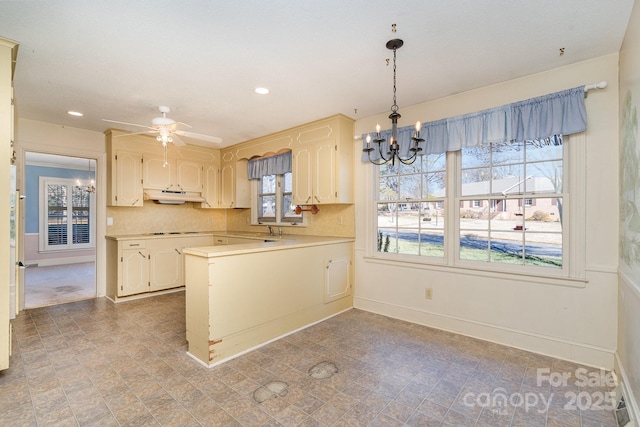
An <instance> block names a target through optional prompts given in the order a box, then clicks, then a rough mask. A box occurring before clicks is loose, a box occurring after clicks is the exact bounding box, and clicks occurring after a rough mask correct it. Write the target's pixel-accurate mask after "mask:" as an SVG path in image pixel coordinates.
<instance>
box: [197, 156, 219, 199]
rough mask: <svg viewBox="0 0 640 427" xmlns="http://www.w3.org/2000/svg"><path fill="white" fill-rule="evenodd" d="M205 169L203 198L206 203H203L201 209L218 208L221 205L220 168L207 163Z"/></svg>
mask: <svg viewBox="0 0 640 427" xmlns="http://www.w3.org/2000/svg"><path fill="white" fill-rule="evenodd" d="M203 169H204V170H203V174H202V175H203V187H202V197H204V200H205V201H204V202H203V203H201V205H200V207H202V208H217V207H219V205H220V179H219V177H218V174H219V173H220V171H219V167H218V165H217V164H210V163H207V164H205V165H204V168H203Z"/></svg>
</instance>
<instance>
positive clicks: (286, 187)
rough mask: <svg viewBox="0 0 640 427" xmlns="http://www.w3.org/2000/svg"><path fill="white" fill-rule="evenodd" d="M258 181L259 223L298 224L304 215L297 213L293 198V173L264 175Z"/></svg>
mask: <svg viewBox="0 0 640 427" xmlns="http://www.w3.org/2000/svg"><path fill="white" fill-rule="evenodd" d="M257 181H258V191H257V196H258V197H257V201H256V203H257V212H258V215H257V222H258V223H275V224H297V223H300V222H302V214H301V213H300V214H296V213H295V205H294V204H293V202H292V200H293V196H292V179H291V172H286V173H284V174H282V175H264V176H262V177H261V178H260V179H259V180H257Z"/></svg>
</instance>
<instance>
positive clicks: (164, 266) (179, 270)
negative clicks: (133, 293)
mask: <svg viewBox="0 0 640 427" xmlns="http://www.w3.org/2000/svg"><path fill="white" fill-rule="evenodd" d="M179 240H181V239H173V238H168V239H154V240H150V241H149V291H150V292H153V291H161V290H164V289H171V288H177V287H180V286H182V284H183V281H182V275H183V265H182V264H183V263H182V250H181V249H182V248H179V247H177V246H178V245H179Z"/></svg>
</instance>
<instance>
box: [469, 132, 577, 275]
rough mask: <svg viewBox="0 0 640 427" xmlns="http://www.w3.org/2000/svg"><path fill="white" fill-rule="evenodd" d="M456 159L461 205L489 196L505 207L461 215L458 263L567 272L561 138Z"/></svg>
mask: <svg viewBox="0 0 640 427" xmlns="http://www.w3.org/2000/svg"><path fill="white" fill-rule="evenodd" d="M457 155H458V156H459V158H460V165H461V168H460V170H461V173H460V176H459V177H457V178H459V179H460V182H461V184H460V187H459V194H460V200H461V201H465V200H468V198H473V200H474V202H475V201H476V200H477V197H478V196H484V197H486V200H488V201H489V202H490V203H491V205H492V206H496V207H498V206H499V205H501V207H502V209H496V210H494V211H485V210H480V211H477V210H476V211H469V210H467V211H465V210H461V212H460V215H459V217H458V225H459V230H460V232H459V236H457V241H458V256H459V259H460V260H470V261H484V262H489V263H505V264H517V265H530V266H543V267H552V268H562V260H563V256H562V252H563V249H562V239H563V235H562V234H563V233H562V225H563V224H562V201H563V188H562V181H563V179H562V176H563V157H564V149H563V144H562V140H561V138H554V139H548V140H542V141H527V142H526V143H503V144H490V145H484V146H478V147H471V148H463V149H462V150H461V151H460V152H459V153H458V154H457ZM483 204H486V203H483Z"/></svg>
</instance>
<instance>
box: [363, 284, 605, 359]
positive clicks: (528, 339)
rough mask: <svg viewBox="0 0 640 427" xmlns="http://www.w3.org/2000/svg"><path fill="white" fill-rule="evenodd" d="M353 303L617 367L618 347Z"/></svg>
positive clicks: (385, 305)
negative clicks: (601, 346) (596, 345)
mask: <svg viewBox="0 0 640 427" xmlns="http://www.w3.org/2000/svg"><path fill="white" fill-rule="evenodd" d="M353 305H354V307H355V308H357V309H361V310H365V311H370V312H373V313H377V314H381V315H383V316H388V317H392V318H396V319H400V320H405V321H408V322H412V323H417V324H419V325H424V326H428V327H431V328H436V329H441V330H445V331H448V332H453V333H456V334H460V335H466V336H470V337H473V338H477V339H481V340H484V341H489V342H494V343H496V344H502V345H506V346H509V347H515V348H519V349H522V350H526V351H531V352H534V353H538V354H542V355H546V356H551V357H555V358H558V359H564V360H568V361H571V362H575V363H580V364H583V365H587V366H591V367H594V368H599V369H600V368H601V369H605V370H612V369H614V359H615V357H614V353H615V349H606V348H599V347H595V346H590V345H586V344H582V343H577V342H570V341H567V340H562V339H559V338H556V337H549V336H544V335H540V334H534V333H530V332H526V331H521V330H517V329H511V328H506V327H503V326H497V325H492V324H488V323H482V322H477V321H473V320H468V319H463V318H459V317H455V316H448V315H443V314H440V313H430V312H426V311H421V310H416V309H415V308H412V307H406V306H400V305H396V304H389V303H388V302H384V301H377V300H373V299H370V298H362V297H354V298H353Z"/></svg>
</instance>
